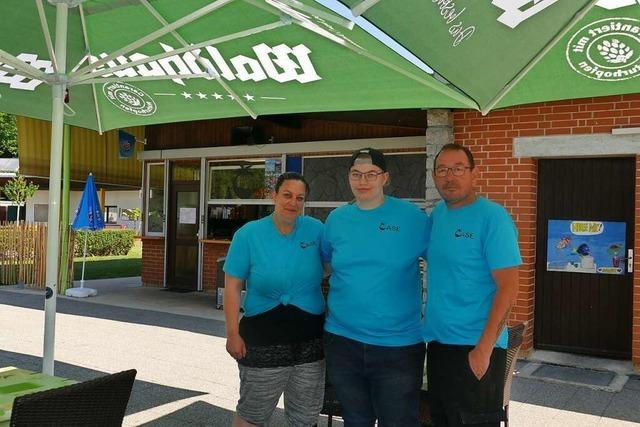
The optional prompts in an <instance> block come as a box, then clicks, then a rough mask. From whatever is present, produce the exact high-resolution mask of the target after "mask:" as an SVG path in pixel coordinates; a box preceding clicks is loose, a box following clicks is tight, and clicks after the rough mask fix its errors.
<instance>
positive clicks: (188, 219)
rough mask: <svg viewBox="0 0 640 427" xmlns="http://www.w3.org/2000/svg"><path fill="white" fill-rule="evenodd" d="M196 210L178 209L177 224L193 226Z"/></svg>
mask: <svg viewBox="0 0 640 427" xmlns="http://www.w3.org/2000/svg"><path fill="white" fill-rule="evenodd" d="M196 210H197V209H196V208H180V217H179V218H178V222H179V223H180V224H195V223H196V216H197V215H196Z"/></svg>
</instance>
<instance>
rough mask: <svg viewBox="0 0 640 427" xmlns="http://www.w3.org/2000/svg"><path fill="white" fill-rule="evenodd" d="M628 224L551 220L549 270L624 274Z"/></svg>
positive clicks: (548, 253) (548, 237) (549, 225)
mask: <svg viewBox="0 0 640 427" xmlns="http://www.w3.org/2000/svg"><path fill="white" fill-rule="evenodd" d="M625 236H626V223H624V222H607V221H572V220H556V219H550V220H549V224H548V233H547V271H563V272H569V273H591V274H624V273H625V266H626V263H625V259H624V258H625V254H626V242H625Z"/></svg>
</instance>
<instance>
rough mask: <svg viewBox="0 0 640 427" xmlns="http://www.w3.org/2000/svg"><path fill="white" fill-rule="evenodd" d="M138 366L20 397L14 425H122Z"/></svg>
mask: <svg viewBox="0 0 640 427" xmlns="http://www.w3.org/2000/svg"><path fill="white" fill-rule="evenodd" d="M136 373H137V372H136V370H135V369H131V370H129V371H123V372H118V373H116V374H111V375H106V376H103V377H100V378H96V379H93V380H90V381H85V382H82V383H78V384H72V385H69V386H65V387H60V388H54V389H51V390H45V391H42V392H39V393H33V394H27V395H24V396H20V397H17V398H16V399H15V400H14V402H13V408H12V411H11V421H10V425H11V427H45V426H50V427H53V426H65V427H120V426H122V420H123V419H124V413H125V410H126V409H127V403H128V402H129V396H130V395H131V388H132V386H133V381H134V380H135V377H136Z"/></svg>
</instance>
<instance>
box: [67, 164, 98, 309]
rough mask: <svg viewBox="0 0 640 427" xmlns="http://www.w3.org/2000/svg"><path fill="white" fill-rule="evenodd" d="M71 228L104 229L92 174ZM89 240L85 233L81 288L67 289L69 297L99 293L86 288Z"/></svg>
mask: <svg viewBox="0 0 640 427" xmlns="http://www.w3.org/2000/svg"><path fill="white" fill-rule="evenodd" d="M71 228H73V229H74V230H75V231H78V230H85V231H98V230H102V229H103V228H104V218H103V217H102V208H101V207H100V200H99V199H98V190H97V189H96V184H95V183H94V182H93V174H91V173H89V176H88V177H87V182H86V184H85V185H84V191H83V192H82V198H81V199H80V205H79V206H78V209H77V210H76V217H75V219H74V220H73V224H72V225H71ZM87 238H88V233H85V235H84V251H83V255H82V278H81V279H80V287H79V288H69V289H67V290H66V292H65V294H66V295H67V296H72V297H79V298H85V297H88V296H93V295H97V294H98V291H96V290H95V289H90V288H85V287H84V265H85V262H86V260H87Z"/></svg>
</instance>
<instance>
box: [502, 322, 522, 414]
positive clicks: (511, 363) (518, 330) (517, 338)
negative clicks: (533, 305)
mask: <svg viewBox="0 0 640 427" xmlns="http://www.w3.org/2000/svg"><path fill="white" fill-rule="evenodd" d="M526 326H527V325H526V323H518V324H517V325H514V326H511V327H509V329H508V330H509V344H508V345H507V367H506V369H505V371H504V394H503V407H504V420H503V421H504V425H505V427H509V401H510V400H511V382H512V380H513V371H514V370H515V367H516V360H517V359H518V352H519V351H520V347H521V346H522V341H523V340H524V330H525V327H526Z"/></svg>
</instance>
